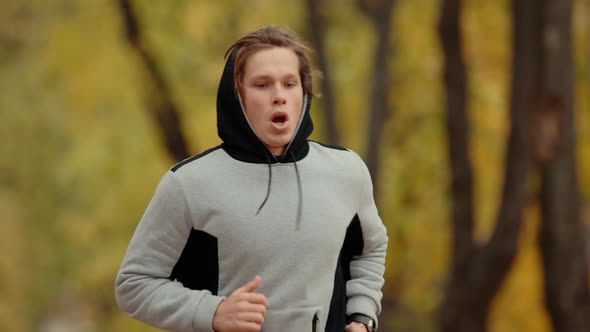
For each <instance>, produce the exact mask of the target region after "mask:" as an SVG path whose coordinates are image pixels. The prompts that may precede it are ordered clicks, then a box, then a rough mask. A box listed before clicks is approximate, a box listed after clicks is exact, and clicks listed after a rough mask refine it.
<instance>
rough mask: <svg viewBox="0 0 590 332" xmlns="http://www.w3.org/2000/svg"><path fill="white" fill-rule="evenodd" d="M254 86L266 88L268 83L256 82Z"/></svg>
mask: <svg viewBox="0 0 590 332" xmlns="http://www.w3.org/2000/svg"><path fill="white" fill-rule="evenodd" d="M254 86H255V87H257V88H266V87H267V86H268V83H255V84H254Z"/></svg>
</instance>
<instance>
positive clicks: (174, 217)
mask: <svg viewBox="0 0 590 332" xmlns="http://www.w3.org/2000/svg"><path fill="white" fill-rule="evenodd" d="M191 230H192V222H191V217H190V213H189V209H188V206H187V203H186V199H185V195H184V192H183V190H182V188H181V185H180V183H179V182H178V180H177V179H176V177H175V174H174V173H173V172H170V171H169V172H168V173H166V174H165V175H164V177H163V178H162V180H161V181H160V184H159V185H158V188H157V189H156V193H155V194H154V197H153V198H152V200H151V202H150V203H149V205H148V207H147V209H146V211H145V213H144V215H143V217H142V218H141V220H140V222H139V225H138V226H137V229H136V230H135V233H134V235H133V237H132V239H131V242H130V244H129V248H128V249H127V253H126V255H125V258H124V260H123V263H122V265H121V268H120V270H119V273H118V275H117V279H116V282H115V297H116V301H117V304H118V305H119V307H120V308H121V309H122V310H123V311H125V312H126V313H127V314H128V315H129V316H131V317H133V318H135V319H138V320H140V321H143V322H145V323H148V324H150V325H153V326H155V327H158V328H161V329H165V330H169V331H193V332H194V331H197V332H201V331H208V332H209V331H213V327H212V322H213V316H214V315H215V311H216V310H217V306H218V305H219V303H220V302H221V300H222V299H223V298H222V297H219V296H214V295H212V294H211V292H209V291H207V290H191V289H188V288H185V287H183V285H182V284H181V283H180V282H177V281H173V280H170V275H171V273H172V269H173V268H174V266H175V264H176V262H177V261H178V259H179V257H180V255H181V253H182V250H183V249H184V246H185V244H186V242H187V240H188V237H189V235H190V233H191Z"/></svg>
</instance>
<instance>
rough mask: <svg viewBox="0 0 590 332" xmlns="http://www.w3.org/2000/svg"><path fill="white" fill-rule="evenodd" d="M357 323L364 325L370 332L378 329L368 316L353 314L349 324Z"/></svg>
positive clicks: (348, 321) (349, 318)
mask: <svg viewBox="0 0 590 332" xmlns="http://www.w3.org/2000/svg"><path fill="white" fill-rule="evenodd" d="M351 322H357V323H361V324H363V325H364V326H365V327H366V328H367V331H368V332H374V331H375V328H376V326H375V325H376V324H375V320H374V319H373V318H371V317H369V316H367V315H363V314H352V315H350V316H349V317H348V320H347V323H348V324H350V323H351Z"/></svg>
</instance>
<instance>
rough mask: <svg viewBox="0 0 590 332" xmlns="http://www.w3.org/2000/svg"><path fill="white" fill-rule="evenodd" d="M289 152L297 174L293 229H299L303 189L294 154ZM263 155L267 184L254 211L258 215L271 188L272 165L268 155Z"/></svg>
mask: <svg viewBox="0 0 590 332" xmlns="http://www.w3.org/2000/svg"><path fill="white" fill-rule="evenodd" d="M289 152H291V159H292V160H293V165H294V166H295V175H296V176H297V191H298V199H297V217H296V219H295V229H296V230H299V226H300V225H301V212H302V210H303V190H302V186H301V176H300V174H299V167H297V160H296V159H295V154H294V153H293V151H289ZM264 156H265V157H266V161H267V165H268V184H267V186H266V196H265V197H264V200H263V201H262V203H261V204H260V206H259V207H258V210H257V211H256V215H258V214H259V213H260V210H262V208H263V207H264V205H266V202H267V201H268V197H269V196H270V189H271V184H272V165H271V164H272V163H271V161H270V158H269V157H268V153H266V152H265V153H264Z"/></svg>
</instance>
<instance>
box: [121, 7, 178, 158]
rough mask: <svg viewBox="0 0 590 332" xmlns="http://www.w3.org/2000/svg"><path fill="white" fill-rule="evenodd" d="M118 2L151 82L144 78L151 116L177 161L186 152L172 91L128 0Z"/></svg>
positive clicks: (170, 152) (131, 44)
mask: <svg viewBox="0 0 590 332" xmlns="http://www.w3.org/2000/svg"><path fill="white" fill-rule="evenodd" d="M117 5H118V8H119V9H120V11H121V16H122V18H123V20H124V21H123V23H124V27H125V34H126V37H127V40H128V42H129V44H130V46H131V47H132V48H133V49H134V50H135V51H136V52H137V54H138V55H139V57H140V58H141V61H142V62H143V65H144V67H145V69H146V72H147V75H148V79H149V80H150V82H146V83H147V84H148V86H149V91H148V92H147V93H146V97H147V100H148V110H149V113H150V116H151V117H152V118H153V120H154V121H155V123H156V125H157V126H159V128H160V132H161V135H162V137H163V140H164V145H165V147H166V150H167V151H168V153H169V154H170V156H171V157H172V158H173V159H174V160H177V161H178V160H183V159H186V158H188V157H189V152H188V148H187V143H186V139H185V136H184V134H183V132H182V128H181V125H180V115H179V113H178V107H177V106H176V103H175V102H174V98H173V97H172V92H171V91H170V88H169V86H168V84H167V83H166V80H165V79H164V75H163V74H162V70H161V69H160V67H159V66H158V63H157V62H156V60H155V58H154V56H153V55H152V54H151V53H150V52H149V51H148V49H147V47H146V43H145V40H144V39H143V35H142V30H141V26H140V24H139V21H138V19H137V15H136V13H135V12H134V10H133V6H132V4H131V3H130V1H129V0H117Z"/></svg>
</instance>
